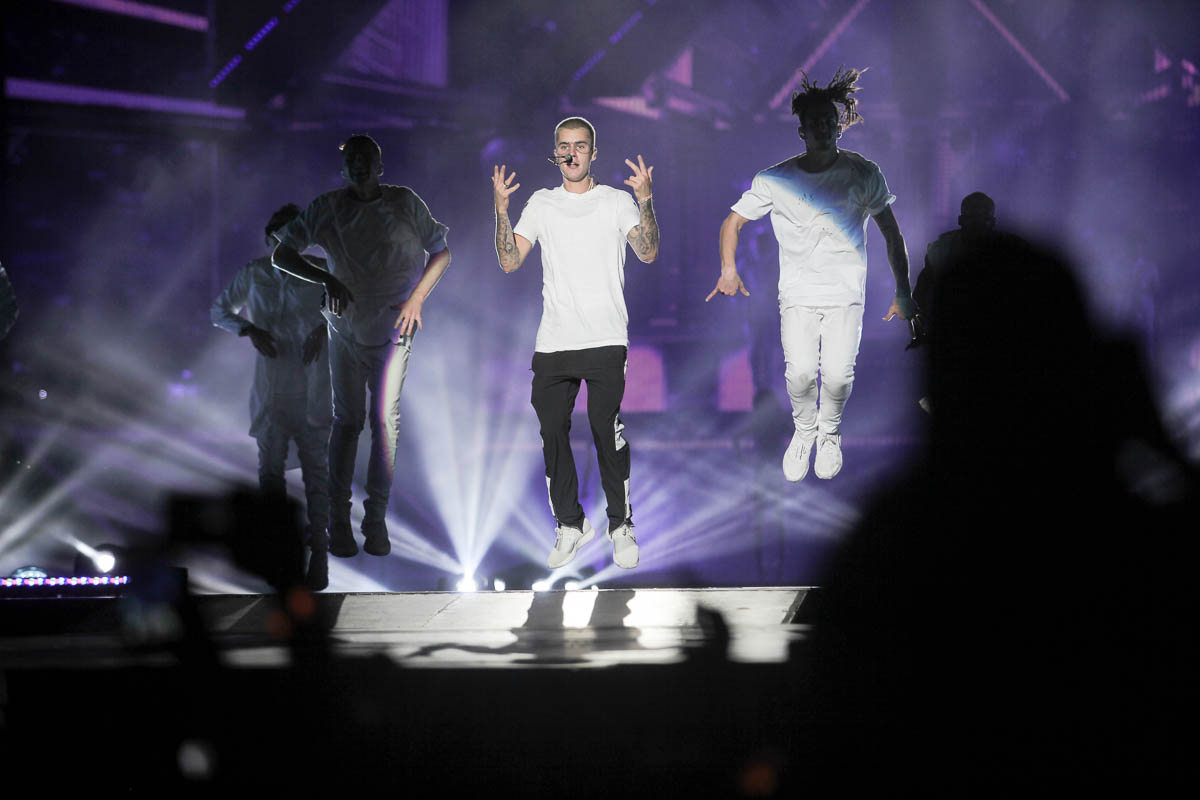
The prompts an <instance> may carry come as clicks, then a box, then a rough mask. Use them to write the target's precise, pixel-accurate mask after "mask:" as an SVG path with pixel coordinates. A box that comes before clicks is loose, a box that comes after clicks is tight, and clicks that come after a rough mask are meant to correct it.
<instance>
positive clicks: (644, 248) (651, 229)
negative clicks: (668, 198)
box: [626, 197, 658, 264]
mask: <svg viewBox="0 0 1200 800" xmlns="http://www.w3.org/2000/svg"><path fill="white" fill-rule="evenodd" d="M638 211H640V212H641V214H642V221H641V222H639V223H638V224H637V225H635V226H634V228H633V230H631V231H630V232H629V236H628V237H626V238H628V239H629V245H630V246H631V247H632V248H633V252H634V253H635V254H636V255H637V257H638V260H639V261H641V262H642V263H644V264H649V263H651V262H652V261H654V260H655V259H656V258H658V220H656V219H655V218H654V200H653V198H650V197H647V198H646V199H645V200H639V201H638Z"/></svg>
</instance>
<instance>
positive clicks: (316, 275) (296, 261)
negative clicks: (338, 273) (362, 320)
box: [271, 242, 354, 317]
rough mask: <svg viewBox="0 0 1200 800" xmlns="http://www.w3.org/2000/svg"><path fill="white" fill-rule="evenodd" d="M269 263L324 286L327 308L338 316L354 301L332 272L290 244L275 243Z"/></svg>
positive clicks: (352, 296)
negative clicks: (301, 253) (306, 258)
mask: <svg viewBox="0 0 1200 800" xmlns="http://www.w3.org/2000/svg"><path fill="white" fill-rule="evenodd" d="M271 263H272V264H274V265H275V269H281V270H283V271H284V272H286V273H288V274H289V275H295V276H296V277H297V278H300V279H302V280H306V281H308V282H309V283H319V284H321V285H322V286H324V287H325V296H326V298H327V302H328V305H329V310H330V311H332V312H333V313H334V314H337V315H338V316H339V317H340V316H341V315H342V312H343V311H344V310H345V309H346V306H347V305H349V304H350V303H352V302H354V295H352V294H350V290H349V289H347V288H346V285H345V284H344V283H342V282H341V281H339V280H338V279H337V278H335V277H333V273H331V272H327V271H325V270H323V269H321V268H320V267H318V266H316V265H315V264H312V263H310V262H309V261H307V260H305V258H304V256H302V255H300V253H298V252H297V251H296V248H294V247H292V246H291V245H288V244H284V243H283V242H280V243H279V244H277V245H275V250H274V251H272V253H271Z"/></svg>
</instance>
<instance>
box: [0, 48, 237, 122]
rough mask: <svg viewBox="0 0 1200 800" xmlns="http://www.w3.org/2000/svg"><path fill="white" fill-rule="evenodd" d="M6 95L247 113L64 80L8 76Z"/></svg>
mask: <svg viewBox="0 0 1200 800" xmlns="http://www.w3.org/2000/svg"><path fill="white" fill-rule="evenodd" d="M238 60H240V58H239V59H238ZM234 66H236V65H234ZM230 68H232V67H230ZM210 85H215V84H210ZM4 94H5V96H6V97H9V98H12V99H16V100H38V101H42V102H47V103H65V104H67V105H77V106H107V107H110V108H128V109H134V110H138V111H164V112H167V113H170V114H191V115H194V116H202V117H219V118H224V119H243V118H244V117H245V116H246V112H245V111H244V110H242V109H240V108H230V107H229V106H219V105H217V104H215V103H213V102H211V101H208V100H193V99H191V98H184V97H165V96H163V95H156V94H139V93H137V92H119V91H116V90H113V89H93V88H91V87H88V86H71V85H69V84H65V83H49V82H47V81H36V80H30V79H28V78H5V79H4Z"/></svg>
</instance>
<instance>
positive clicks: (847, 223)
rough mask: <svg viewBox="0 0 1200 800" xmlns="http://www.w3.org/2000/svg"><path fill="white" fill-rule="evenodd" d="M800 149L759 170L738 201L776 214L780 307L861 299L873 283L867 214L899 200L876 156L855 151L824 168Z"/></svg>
mask: <svg viewBox="0 0 1200 800" xmlns="http://www.w3.org/2000/svg"><path fill="white" fill-rule="evenodd" d="M799 158H800V157H799V156H794V157H792V158H789V159H788V160H787V161H783V162H780V163H779V164H776V165H775V166H773V167H768V168H767V169H764V170H763V171H762V172H760V173H758V174H757V175H755V176H754V181H753V182H752V183H751V184H750V188H749V189H747V190H746V193H745V194H743V195H742V197H741V199H740V200H738V201H737V203H736V204H735V205H734V206H733V210H734V211H735V212H737V213H738V214H740V215H741V216H743V217H745V218H746V219H752V220H753V219H759V218H761V217H762V216H763V215H764V214H766V213H767V212H768V211H769V212H770V213H771V227H772V228H774V230H775V238H776V239H778V240H779V306H780V308H788V307H790V306H798V305H799V306H846V305H862V304H863V301H864V299H865V297H866V287H867V217H870V216H874V215H875V214H878V213H879V212H881V211H883V210H884V209H885V208H887V207H888V206H889V205H891V204H892V203H894V202H895V201H896V196H895V195H894V194H892V193H891V192H889V191H888V187H887V181H885V180H884V178H883V173H882V172H880V170H879V167H878V166H877V165H876V164H875V162H873V161H869V160H867V159H865V158H863V157H862V156H860V155H859V154H858V153H854V152H851V151H850V150H839V151H838V159H837V160H836V161H834V162H833V165H832V166H831V167H829V169H827V170H825V171H824V172H817V173H812V174H810V173H807V172H805V171H804V170H802V169H800V167H799V166H798V161H799Z"/></svg>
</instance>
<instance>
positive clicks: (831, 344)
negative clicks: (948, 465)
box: [705, 69, 916, 481]
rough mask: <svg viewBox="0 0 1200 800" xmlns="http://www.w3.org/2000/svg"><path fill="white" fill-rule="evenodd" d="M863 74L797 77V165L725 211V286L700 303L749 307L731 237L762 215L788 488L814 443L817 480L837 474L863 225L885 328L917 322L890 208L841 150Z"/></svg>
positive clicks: (887, 197) (858, 301)
mask: <svg viewBox="0 0 1200 800" xmlns="http://www.w3.org/2000/svg"><path fill="white" fill-rule="evenodd" d="M860 74H861V71H859V70H853V69H851V70H839V71H838V73H837V74H836V75H835V76H834V78H833V80H832V81H831V82H830V84H829V86H827V87H824V88H822V87H819V86H817V85H816V84H813V83H810V82H809V80H808V78H807V77H805V78H804V81H803V83H802V84H801V86H802V88H803V91H801V92H796V93H794V94H793V95H792V113H793V114H795V115H796V116H797V117H799V119H800V127H799V133H800V138H801V139H803V140H804V154H803V155H799V156H794V157H792V158H789V159H788V160H786V161H782V162H780V163H778V164H776V165H775V166H773V167H769V168H767V169H765V170H763V171H762V172H760V173H758V174H757V175H755V176H754V181H753V182H752V183H751V184H750V188H749V189H748V190H747V191H746V192H745V194H743V195H742V198H741V199H740V200H738V202H737V203H736V204H735V205H734V206H733V207H732V211H731V213H730V214H729V216H728V217H726V218H725V221H724V222H723V223H722V224H721V236H720V252H721V277H720V279H719V280H718V281H717V286H716V288H715V289H713V290H712V292H711V293H710V294H709V295H708V297H707V298H706V299H705V302H707V301H708V300H711V299H712V298H713V297H714V296H715V295H716V294H717V293H718V292H720V293H721V294H724V295H727V296H730V297H735V296H737V294H738V293H739V292H741V293H742V294H744V295H747V296H749V294H750V293H749V292H748V291H746V287H745V286H744V285H743V283H742V280H741V278H739V277H738V272H737V263H736V260H735V253H736V251H737V243H738V233H739V232H740V231H741V229H742V226H743V225H745V224H746V223H747V222H749V221H750V220H755V219H759V218H761V217H763V216H764V215H766V214H767V213H768V212H769V213H770V215H771V226H772V228H773V229H774V231H775V237H776V238H777V239H778V240H779V313H780V318H781V338H782V340H783V355H784V360H785V362H786V363H787V368H786V370H785V377H786V379H787V389H788V396H789V398H790V399H791V401H792V419H793V422H794V425H795V432H794V433H793V435H792V442H791V444H790V445H789V446H788V449H787V452H786V453H785V454H784V457H783V474H784V476H785V477H786V478H787V479H788V480H789V481H799V480H801V479H803V478H804V476H805V475H806V474H808V464H809V458H810V453H811V452H812V449H813V446H814V444H815V445H816V450H817V455H816V459H815V464H814V466H813V471H814V472H816V474H817V477H818V478H826V479H828V478H832V477H833V476H834V475H837V473H838V471H839V470H841V468H842V449H841V439H842V437H841V428H840V426H841V421H842V410H843V409H844V407H845V405H846V400H847V399H848V398H849V397H850V389H851V386H852V385H853V383H854V361H855V359H856V358H857V356H858V345H859V340H860V339H861V337H862V319H863V303H864V300H865V297H866V278H867V247H866V235H867V218H868V217H870V218H871V219H874V220H875V223H876V225H878V226H879V230H880V232H881V233H883V238H884V240H885V241H886V242H887V253H888V262H889V264H890V265H891V268H892V273H893V275H894V276H895V279H896V296H895V298H894V299H893V301H892V305H891V308H889V309H888V314H887V316H886V317H884V321H888V320H891V319H892V318H893V317H897V316H898V317H900V318H901V319H909V318H910V317H912V316H913V315H914V314H915V313H916V309H915V306H914V305H913V301H912V291H911V288H910V286H909V280H908V251H907V249H906V248H905V245H904V237H903V236H902V235H901V234H900V226H899V225H898V224H897V222H896V217H895V215H894V214H893V213H892V209H891V204H892V203H893V202H894V201H895V199H896V197H895V195H893V194H891V193H890V192H889V191H888V187H887V182H886V181H885V180H884V178H883V173H882V172H880V170H879V167H878V166H876V165H875V163H874V162H872V161H869V160H867V159H865V158H863V157H862V156H860V155H859V154H858V153H853V152H851V151H849V150H840V149H838V146H837V140H838V139H840V138H841V136H842V131H844V130H845V129H846V128H848V127H849V126H851V125H853V124H854V123H856V122H859V121H861V119H862V118H861V117H860V116H859V115H858V113H857V111H855V108H854V107H855V105H856V102H855V99H854V97H853V96H852V95H853V93H854V92H856V91H858V87H857V86H855V83H856V82H857V80H858V76H859V75H860ZM839 105H840V106H841V107H842V110H841V111H839V110H838V106H839ZM818 373H819V374H820V377H821V383H820V392H819V397H820V402H819V404H818V389H817V375H818Z"/></svg>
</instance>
